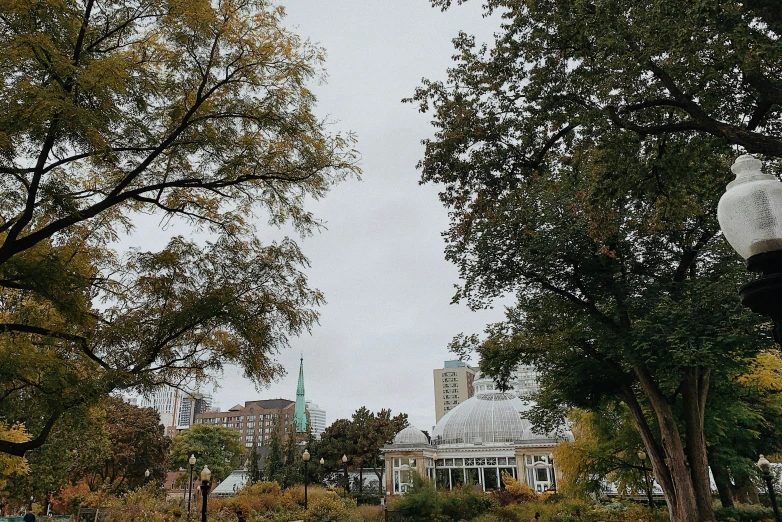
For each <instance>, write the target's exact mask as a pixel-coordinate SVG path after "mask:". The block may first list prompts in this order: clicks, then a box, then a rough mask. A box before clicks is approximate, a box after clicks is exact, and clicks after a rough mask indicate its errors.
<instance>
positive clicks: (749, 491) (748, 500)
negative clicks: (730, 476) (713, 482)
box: [731, 472, 760, 504]
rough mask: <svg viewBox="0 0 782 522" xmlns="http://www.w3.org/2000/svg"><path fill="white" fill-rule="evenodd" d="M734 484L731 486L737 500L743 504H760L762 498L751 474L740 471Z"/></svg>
mask: <svg viewBox="0 0 782 522" xmlns="http://www.w3.org/2000/svg"><path fill="white" fill-rule="evenodd" d="M733 482H734V484H735V485H734V486H733V487H731V492H732V493H733V498H734V499H736V502H740V503H742V504H759V503H760V498H759V497H758V488H756V487H755V484H754V483H753V482H752V479H751V478H750V476H749V474H748V473H746V472H738V473H736V476H735V478H734V481H733Z"/></svg>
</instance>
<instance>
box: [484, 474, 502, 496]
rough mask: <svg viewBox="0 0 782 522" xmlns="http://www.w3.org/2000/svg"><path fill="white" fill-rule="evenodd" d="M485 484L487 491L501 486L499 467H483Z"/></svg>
mask: <svg viewBox="0 0 782 522" xmlns="http://www.w3.org/2000/svg"><path fill="white" fill-rule="evenodd" d="M483 485H484V487H485V488H486V491H488V490H490V489H497V488H498V487H499V479H498V477H497V468H483Z"/></svg>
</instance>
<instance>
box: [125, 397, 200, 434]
mask: <svg viewBox="0 0 782 522" xmlns="http://www.w3.org/2000/svg"><path fill="white" fill-rule="evenodd" d="M211 404H212V397H211V396H210V395H204V394H201V393H196V392H183V391H181V390H179V389H177V388H174V387H172V386H161V387H160V388H158V389H157V390H155V391H154V392H152V393H150V394H149V395H147V396H144V397H141V400H140V401H139V406H140V407H142V408H154V409H155V410H156V411H157V412H158V414H159V415H160V424H162V425H163V426H164V427H165V429H166V435H169V436H173V435H175V434H176V433H177V432H178V431H180V430H183V429H187V428H189V427H190V426H191V425H192V424H193V419H194V417H195V414H196V413H199V412H201V411H207V410H208V409H209V408H210V407H211Z"/></svg>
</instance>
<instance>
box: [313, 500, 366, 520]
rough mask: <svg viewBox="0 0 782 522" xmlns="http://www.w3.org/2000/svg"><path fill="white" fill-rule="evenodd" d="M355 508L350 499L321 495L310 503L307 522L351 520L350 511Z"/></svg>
mask: <svg viewBox="0 0 782 522" xmlns="http://www.w3.org/2000/svg"><path fill="white" fill-rule="evenodd" d="M355 507H356V506H355V503H352V504H351V501H350V499H344V498H340V497H337V496H336V495H322V496H319V497H317V498H316V499H314V500H313V502H311V503H310V505H309V510H308V512H307V522H344V521H346V520H350V519H351V516H350V511H351V508H355Z"/></svg>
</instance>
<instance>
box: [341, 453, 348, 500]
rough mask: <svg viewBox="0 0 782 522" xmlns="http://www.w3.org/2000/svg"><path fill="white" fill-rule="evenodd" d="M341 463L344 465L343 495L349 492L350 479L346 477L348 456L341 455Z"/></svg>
mask: <svg viewBox="0 0 782 522" xmlns="http://www.w3.org/2000/svg"><path fill="white" fill-rule="evenodd" d="M342 465H343V466H345V496H347V495H348V493H350V479H349V478H348V456H347V455H342Z"/></svg>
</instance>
